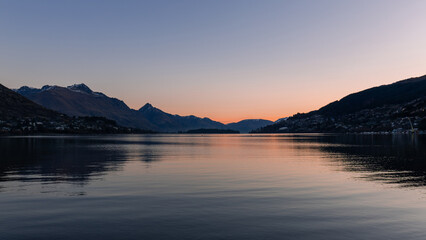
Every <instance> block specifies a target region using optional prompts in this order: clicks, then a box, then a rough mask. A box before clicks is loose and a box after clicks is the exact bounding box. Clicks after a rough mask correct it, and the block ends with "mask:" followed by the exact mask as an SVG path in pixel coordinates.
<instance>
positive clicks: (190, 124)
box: [15, 84, 272, 133]
mask: <svg viewBox="0 0 426 240" xmlns="http://www.w3.org/2000/svg"><path fill="white" fill-rule="evenodd" d="M15 91H16V92H17V93H19V94H21V95H22V96H24V97H26V98H28V99H30V100H32V101H34V102H36V103H38V104H40V105H42V106H44V107H45V108H48V109H52V110H55V111H58V112H61V113H64V114H66V115H69V116H101V117H106V118H108V119H112V120H114V121H116V122H117V123H118V124H119V125H122V126H126V127H133V128H139V129H147V130H153V131H158V132H184V131H188V130H192V129H232V130H236V131H239V132H242V133H244V132H249V131H251V130H253V129H257V128H260V127H263V126H266V125H268V124H271V123H272V122H271V121H268V120H262V119H247V120H243V121H240V122H238V123H231V124H223V123H220V122H217V121H213V120H211V119H209V118H200V117H196V116H193V115H191V116H179V115H174V114H170V113H166V112H164V111H162V110H160V109H158V108H156V107H154V106H152V105H151V104H149V103H147V104H145V105H144V106H143V107H141V108H140V109H139V110H135V109H131V108H129V107H128V106H127V105H126V104H125V103H124V102H123V101H121V100H119V99H116V98H111V97H109V96H107V95H105V94H103V93H101V92H95V91H92V90H91V89H90V88H89V87H88V86H87V85H85V84H74V85H71V86H68V87H60V86H49V85H46V86H43V87H42V88H40V89H37V88H31V87H27V86H23V87H21V88H19V89H16V90H15Z"/></svg>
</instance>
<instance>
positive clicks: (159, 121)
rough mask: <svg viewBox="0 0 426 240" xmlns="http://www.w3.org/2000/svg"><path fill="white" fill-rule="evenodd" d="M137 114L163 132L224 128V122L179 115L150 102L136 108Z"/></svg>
mask: <svg viewBox="0 0 426 240" xmlns="http://www.w3.org/2000/svg"><path fill="white" fill-rule="evenodd" d="M138 114H139V115H140V116H142V117H143V118H145V119H147V120H148V121H149V122H151V123H155V125H156V126H157V127H158V128H159V129H162V131H165V132H176V131H188V130H191V129H199V128H209V129H224V128H226V126H225V124H223V123H220V122H216V121H213V120H211V119H209V118H199V117H196V116H193V115H191V116H179V115H172V114H170V113H166V112H163V111H162V110H160V109H158V108H155V107H153V106H152V105H151V104H150V103H147V104H145V105H144V106H143V107H141V108H140V109H139V110H138Z"/></svg>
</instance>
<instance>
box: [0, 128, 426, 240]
mask: <svg viewBox="0 0 426 240" xmlns="http://www.w3.org/2000/svg"><path fill="white" fill-rule="evenodd" d="M0 209H1V213H0V239H244V240H246V239H327V240H330V239H398V240H400V239H404V240H408V239H426V138H425V137H424V136H347V135H346V136H342V135H253V136H251V135H208V136H201V135H200V136H195V135H129V136H128V135H123V136H84V137H70V136H67V137H63V136H61V137H3V138H0Z"/></svg>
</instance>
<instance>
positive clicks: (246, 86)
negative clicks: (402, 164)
mask: <svg viewBox="0 0 426 240" xmlns="http://www.w3.org/2000/svg"><path fill="white" fill-rule="evenodd" d="M425 12H426V1H422V0H418V1H415V0H400V1H392V0H382V1H374V0H368V1H363V0H356V1H355V0H354V1H348V0H336V1H332V0H312V1H304V0H294V1H284V0H283V1H260V0H256V1H250V0H244V1H237V0H224V1H219V0H215V1H210V0H206V1H199V0H194V1H183V0H182V1H178V0H171V1H161V0H153V1H105V0H102V1H93V0H90V1H86V0H85V1H76V0H69V1H60V0H54V1H44V0H38V1H32V0H28V1H21V0H20V1H16V0H10V1H4V0H0V83H2V84H4V85H5V86H7V87H9V88H18V87H20V86H22V85H28V86H32V87H41V86H43V85H46V84H48V85H61V86H67V85H71V84H74V83H86V84H87V85H88V86H89V87H91V88H92V89H93V90H96V91H100V92H103V93H105V94H107V95H109V96H112V97H116V98H119V99H122V100H124V101H125V102H126V103H127V104H128V105H129V106H130V107H132V108H135V109H138V108H140V107H141V106H142V105H144V104H145V103H146V102H150V103H151V104H153V105H154V106H156V107H158V108H160V109H162V110H164V111H166V112H170V113H174V114H180V115H190V114H193V115H196V116H200V117H210V118H212V119H214V120H217V121H223V122H232V121H239V120H241V119H246V118H264V119H269V120H276V119H278V118H281V117H285V116H289V115H292V114H294V113H297V112H307V111H310V110H315V109H317V108H319V107H321V106H323V105H325V104H327V103H329V102H331V101H334V100H337V99H340V98H342V97H343V96H345V95H346V94H349V93H352V92H356V91H359V90H363V89H366V88H369V87H373V86H377V85H382V84H388V83H392V82H395V81H398V80H402V79H405V78H409V77H414V76H421V75H424V74H426V27H425V25H426V14H425Z"/></svg>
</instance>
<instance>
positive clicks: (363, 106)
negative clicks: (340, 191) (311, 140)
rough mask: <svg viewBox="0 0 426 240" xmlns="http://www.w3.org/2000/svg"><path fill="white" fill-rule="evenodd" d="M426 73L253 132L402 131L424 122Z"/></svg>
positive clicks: (368, 90) (353, 95) (425, 122)
mask: <svg viewBox="0 0 426 240" xmlns="http://www.w3.org/2000/svg"><path fill="white" fill-rule="evenodd" d="M425 108H426V75H425V76H422V77H417V78H410V79H407V80H403V81H399V82H396V83H393V84H389V85H382V86H378V87H373V88H370V89H367V90H364V91H361V92H357V93H353V94H350V95H348V96H346V97H344V98H342V99H341V100H339V101H335V102H332V103H330V104H328V105H326V106H324V107H322V108H320V109H318V110H316V111H312V112H309V113H303V114H296V115H294V116H292V117H289V118H284V119H283V120H281V121H279V122H277V123H275V124H272V125H268V126H266V127H263V128H260V129H258V130H256V131H254V132H365V131H367V132H368V131H373V132H375V131H387V132H389V131H403V130H404V129H411V125H410V122H409V120H408V118H410V119H411V120H412V122H413V126H414V127H416V128H417V127H418V128H420V129H423V128H424V126H425V125H426V112H425Z"/></svg>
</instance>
